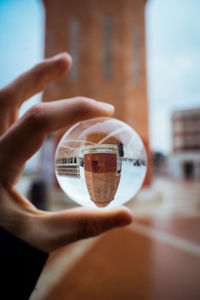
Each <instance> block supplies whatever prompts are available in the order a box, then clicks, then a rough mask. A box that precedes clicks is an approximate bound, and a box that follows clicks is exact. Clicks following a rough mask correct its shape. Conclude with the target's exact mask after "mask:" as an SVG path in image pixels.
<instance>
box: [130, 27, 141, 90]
mask: <svg viewBox="0 0 200 300" xmlns="http://www.w3.org/2000/svg"><path fill="white" fill-rule="evenodd" d="M132 40H133V62H132V74H133V86H134V87H137V86H138V85H139V84H140V65H141V61H140V30H139V27H135V28H134V29H133V38H132Z"/></svg>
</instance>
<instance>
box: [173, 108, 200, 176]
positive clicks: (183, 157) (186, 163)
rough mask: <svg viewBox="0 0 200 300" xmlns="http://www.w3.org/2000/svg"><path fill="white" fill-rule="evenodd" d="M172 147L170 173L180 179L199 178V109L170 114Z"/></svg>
mask: <svg viewBox="0 0 200 300" xmlns="http://www.w3.org/2000/svg"><path fill="white" fill-rule="evenodd" d="M172 147H173V152H172V154H171V155H170V157H169V168H170V174H171V175H172V176H173V177H175V178H180V179H184V178H185V179H189V178H191V179H192V178H193V179H195V178H196V179H197V178H198V179H200V109H190V110H181V111H176V112H175V113H174V114H173V115H172Z"/></svg>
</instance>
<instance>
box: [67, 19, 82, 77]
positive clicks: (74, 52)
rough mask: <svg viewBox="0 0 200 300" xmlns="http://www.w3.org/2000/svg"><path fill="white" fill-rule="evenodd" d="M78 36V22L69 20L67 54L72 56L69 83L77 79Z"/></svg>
mask: <svg viewBox="0 0 200 300" xmlns="http://www.w3.org/2000/svg"><path fill="white" fill-rule="evenodd" d="M79 34H80V22H79V20H77V19H76V18H71V19H70V20H69V41H68V45H69V49H68V50H69V53H70V55H71V56H72V61H73V64H72V68H71V70H70V72H69V79H70V81H71V82H75V81H76V80H77V78H78V65H79V51H78V49H79V47H78V44H79Z"/></svg>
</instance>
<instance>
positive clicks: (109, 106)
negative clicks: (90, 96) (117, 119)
mask: <svg viewBox="0 0 200 300" xmlns="http://www.w3.org/2000/svg"><path fill="white" fill-rule="evenodd" d="M100 104H101V106H103V107H104V108H105V109H107V110H113V111H114V110H115V107H114V106H113V105H112V104H109V103H106V102H100Z"/></svg>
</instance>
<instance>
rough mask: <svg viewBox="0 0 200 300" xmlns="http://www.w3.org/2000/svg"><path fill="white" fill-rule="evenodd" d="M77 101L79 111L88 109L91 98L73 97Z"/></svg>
mask: <svg viewBox="0 0 200 300" xmlns="http://www.w3.org/2000/svg"><path fill="white" fill-rule="evenodd" d="M74 99H75V101H77V106H78V108H79V110H80V111H88V110H89V109H90V106H91V104H92V100H90V99H88V98H84V97H76V98H74Z"/></svg>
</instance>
